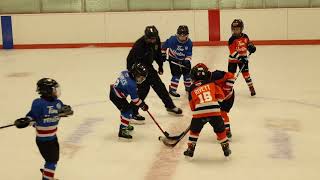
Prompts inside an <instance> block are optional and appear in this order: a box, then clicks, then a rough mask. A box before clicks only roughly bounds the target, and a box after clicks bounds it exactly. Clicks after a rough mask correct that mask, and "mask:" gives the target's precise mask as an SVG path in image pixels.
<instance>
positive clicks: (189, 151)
mask: <svg viewBox="0 0 320 180" xmlns="http://www.w3.org/2000/svg"><path fill="white" fill-rule="evenodd" d="M195 147H196V145H195V144H193V143H191V144H188V149H187V150H186V151H184V152H183V155H185V156H188V157H193V154H194V149H195Z"/></svg>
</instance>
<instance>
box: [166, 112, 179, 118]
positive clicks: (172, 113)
mask: <svg viewBox="0 0 320 180" xmlns="http://www.w3.org/2000/svg"><path fill="white" fill-rule="evenodd" d="M167 112H168V114H170V115H173V116H177V117H179V116H183V113H181V114H176V113H174V112H170V111H167Z"/></svg>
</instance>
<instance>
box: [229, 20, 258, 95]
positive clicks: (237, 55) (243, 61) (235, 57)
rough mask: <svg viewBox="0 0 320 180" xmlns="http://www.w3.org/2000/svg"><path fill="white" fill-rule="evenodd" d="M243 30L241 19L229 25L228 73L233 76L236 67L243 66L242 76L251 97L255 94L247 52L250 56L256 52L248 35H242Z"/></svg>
mask: <svg viewBox="0 0 320 180" xmlns="http://www.w3.org/2000/svg"><path fill="white" fill-rule="evenodd" d="M243 28H244V25H243V22H242V20H241V19H235V20H233V22H232V23H231V30H232V36H231V37H230V39H229V42H228V45H229V51H230V55H229V63H228V71H229V72H231V73H233V74H234V73H236V71H237V66H239V68H240V69H241V68H242V67H243V66H244V68H243V69H242V76H243V77H244V79H245V80H246V83H247V85H248V87H249V89H250V92H251V96H255V95H256V92H255V89H254V87H253V83H252V79H251V77H250V73H249V64H248V63H249V62H248V55H247V54H248V52H247V51H249V54H252V53H254V52H255V51H256V47H255V46H254V44H253V43H252V42H251V41H250V40H249V37H248V35H247V34H245V33H242V31H243Z"/></svg>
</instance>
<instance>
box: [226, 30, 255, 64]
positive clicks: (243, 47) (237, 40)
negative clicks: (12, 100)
mask: <svg viewBox="0 0 320 180" xmlns="http://www.w3.org/2000/svg"><path fill="white" fill-rule="evenodd" d="M249 42H250V40H249V37H248V35H247V34H244V33H242V35H241V36H240V37H236V36H231V37H230V39H229V42H228V45H229V51H230V55H229V62H232V63H238V62H239V60H238V57H239V56H247V48H248V44H249Z"/></svg>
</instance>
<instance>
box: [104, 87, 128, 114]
mask: <svg viewBox="0 0 320 180" xmlns="http://www.w3.org/2000/svg"><path fill="white" fill-rule="evenodd" d="M109 99H110V100H111V101H112V103H113V104H114V105H115V106H116V107H117V108H118V109H119V110H120V111H121V112H126V111H128V110H129V109H130V107H131V106H130V104H129V103H128V101H127V99H125V98H119V97H118V96H117V95H116V94H115V92H114V91H113V87H112V86H110V93H109Z"/></svg>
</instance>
